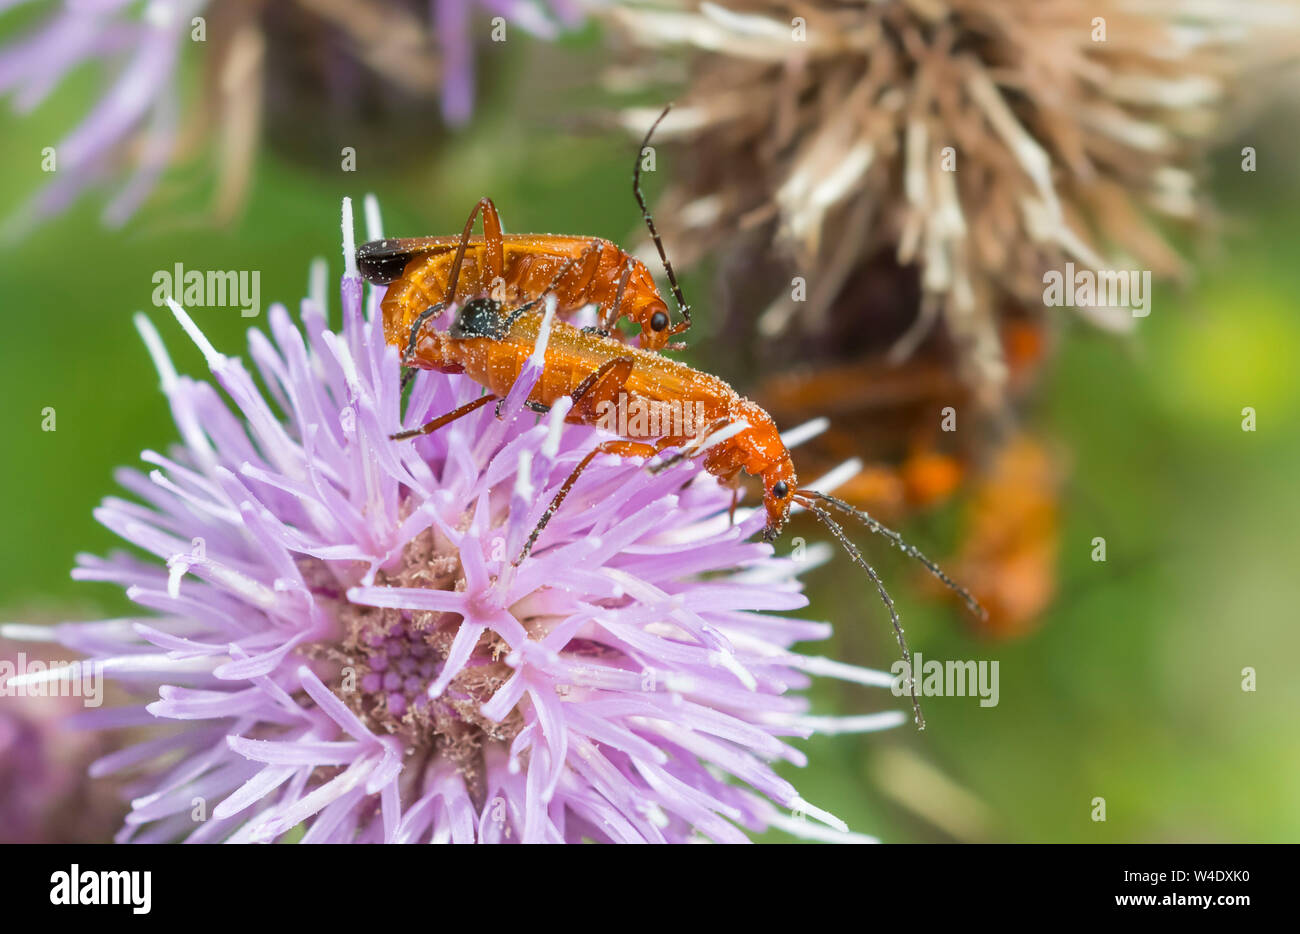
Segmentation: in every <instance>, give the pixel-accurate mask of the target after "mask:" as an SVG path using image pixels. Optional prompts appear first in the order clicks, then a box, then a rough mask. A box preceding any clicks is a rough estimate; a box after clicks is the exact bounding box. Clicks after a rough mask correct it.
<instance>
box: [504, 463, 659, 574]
mask: <svg viewBox="0 0 1300 934" xmlns="http://www.w3.org/2000/svg"><path fill="white" fill-rule="evenodd" d="M600 454H617V455H618V456H619V457H653V456H654V454H655V448H654V445H652V444H646V443H644V442H642V441H622V440H619V441H606V442H604V443H602V444H598V445H596V447H594V448H592V449H591V450H590V451H589V452H587V456H586V457H584V458H583V459H582V460H580V461H578V466H577V467H575V468H573V473H571V474H569V476H568V477H567V478H566V479H565V481H564V483H563V484H561V485H560V489H559V492H557V493H556V494H555V498H554V499H552V500H551V504H550V505H549V506H547V507H546V512H544V513H542V518H541V519H540V520H538V522H537V526H536V527H535V528H534V529H533V531H532V532H531V533H530V534H529V536H528V541H526V542H524V547H523V549H522V550H521V551H520V552H519V557H518V558H516V559H515V560H514V562H513V563H514V565H515V567H518V566H519V565H521V564H523V562H524V559H525V558H527V557H528V555H529V553H530V552H531V551H532V550H533V545H534V544H535V543H536V542H537V536H539V535H541V534H542V529H544V528H546V524H547V523H548V522H550V521H551V517H552V516H553V515H555V513H556V510H558V509H559V508H560V505H561V504H562V503H563V502H564V498H565V497H566V496H568V495H569V491H570V490H572V489H573V485H574V484H575V483H577V482H578V477H580V476H582V472H583V471H584V470H586V469H587V465H588V464H590V463H591V462H592V461H593V460H595V459H596V457H597V456H598V455H600Z"/></svg>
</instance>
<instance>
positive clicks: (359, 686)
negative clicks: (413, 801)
mask: <svg viewBox="0 0 1300 934" xmlns="http://www.w3.org/2000/svg"><path fill="white" fill-rule="evenodd" d="M440 538H441V537H440V536H435V534H434V533H433V531H432V530H426V531H425V532H423V533H421V534H420V535H419V536H418V537H417V538H416V539H415V540H413V541H412V542H411V543H410V544H408V545H407V547H406V548H405V549H404V551H403V555H402V561H401V562H400V564H399V566H398V567H397V568H396V569H394V570H391V571H387V572H384V571H381V572H379V573H378V574H377V575H376V577H375V583H376V584H377V585H379V586H392V587H423V588H428V589H433V590H452V591H456V590H462V589H463V588H464V586H465V582H464V575H463V574H462V572H461V568H460V559H459V556H458V555H457V553H456V551H455V549H454V548H453V547H452V546H451V544H450V543H449V542H445V541H441V540H440ZM306 570H307V569H306V568H304V572H305V573H306ZM311 570H312V576H311V577H309V578H308V580H311V581H313V584H315V583H316V582H317V581H319V582H320V584H321V585H320V586H313V589H314V590H315V592H316V594H317V598H318V599H319V600H321V601H322V602H323V603H326V604H330V605H332V606H333V609H334V613H335V616H336V618H337V619H338V620H339V622H340V624H341V627H342V637H341V639H340V640H339V641H337V642H333V643H328V644H317V645H315V646H313V647H312V649H311V650H310V652H309V654H311V655H313V656H315V657H318V658H321V659H324V660H328V661H329V662H330V663H331V668H332V669H333V673H332V674H331V675H330V676H329V677H326V678H325V681H326V683H327V684H329V685H330V688H331V689H332V690H333V691H334V693H335V694H337V695H338V696H339V697H340V698H341V699H342V700H343V701H344V702H345V703H346V704H347V705H348V707H349V708H350V709H351V710H352V712H353V713H355V714H356V715H357V717H358V718H359V719H360V720H361V721H362V722H363V723H364V724H365V725H366V726H367V728H369V729H370V730H371V731H372V732H374V733H376V734H379V735H382V734H385V733H387V734H391V735H396V736H399V737H400V738H401V739H402V741H403V742H404V743H405V744H406V748H407V755H408V756H412V755H416V754H422V755H426V756H428V755H431V754H436V755H438V756H445V757H447V758H449V759H451V760H452V761H453V762H455V763H456V766H457V767H458V768H459V769H460V770H461V772H462V773H463V774H464V776H465V778H466V780H467V781H468V782H470V783H471V784H473V783H474V782H475V780H476V779H478V778H479V777H481V774H482V749H483V746H484V744H485V743H487V742H489V741H498V742H509V741H510V740H512V739H513V738H514V737H515V736H516V735H517V734H518V732H519V730H520V729H522V727H523V717H522V715H521V714H520V712H519V711H518V710H512V711H511V712H510V714H508V715H507V716H506V718H505V719H504V720H503V721H501V722H500V723H497V722H495V721H493V720H489V719H487V718H486V717H484V716H483V714H482V712H481V707H482V705H483V704H484V703H485V702H486V701H487V700H489V699H490V698H491V697H492V695H493V694H495V693H496V691H497V690H498V689H499V688H500V687H501V686H502V685H503V684H505V682H506V681H507V680H508V679H509V678H510V676H511V675H512V674H513V669H511V668H510V666H509V665H507V664H505V662H504V661H502V660H501V659H502V658H503V656H504V655H505V654H506V652H507V651H508V648H507V646H506V644H505V642H504V641H503V640H502V639H501V638H500V637H499V636H497V635H496V634H495V633H492V632H490V631H489V632H486V633H484V634H483V636H482V638H480V639H479V642H478V645H476V646H475V648H474V652H473V653H472V655H471V657H470V659H469V661H468V663H467V664H466V665H465V666H464V668H463V669H462V670H461V671H460V672H459V673H458V674H457V675H456V676H455V677H454V678H452V679H451V681H450V683H449V684H448V685H447V687H446V689H445V690H444V691H443V692H442V694H441V695H440V696H439V697H437V698H430V697H429V686H430V685H431V684H433V683H434V681H435V680H437V678H438V676H439V675H441V674H442V671H443V667H444V665H445V664H446V659H447V655H448V653H449V652H450V650H451V644H452V641H453V640H454V639H455V637H456V632H457V630H458V629H459V626H460V621H461V620H460V617H459V616H458V615H457V614H454V613H439V612H429V611H422V610H402V609H392V608H377V607H368V606H358V605H356V604H353V603H350V602H348V601H347V599H346V598H345V597H343V596H342V592H343V591H344V590H345V589H346V588H344V587H340V586H339V584H338V583H337V579H336V577H335V575H334V574H333V573H332V572H331V571H330V570H329V569H328V568H326V567H325V566H324V565H322V564H319V563H313V567H312V569H311ZM326 580H328V583H326Z"/></svg>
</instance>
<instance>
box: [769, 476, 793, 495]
mask: <svg viewBox="0 0 1300 934" xmlns="http://www.w3.org/2000/svg"><path fill="white" fill-rule="evenodd" d="M772 495H773V496H775V497H776V498H777V499H785V498H786V497H787V496H789V495H790V488H789V487H788V486H786V485H785V481H784V480H778V481H776V483H774V484H773V485H772Z"/></svg>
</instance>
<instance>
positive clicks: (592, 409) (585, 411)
mask: <svg viewBox="0 0 1300 934" xmlns="http://www.w3.org/2000/svg"><path fill="white" fill-rule="evenodd" d="M633 366H635V362H634V361H633V360H632V358H631V357H615V358H614V359H613V360H607V361H605V362H604V363H603V364H601V366H600V369H598V370H596V371H595V372H594V373H592V374H591V375H590V376H588V377H587V378H586V379H584V380H583V381H582V382H581V383H579V384H578V388H577V389H575V390H573V392H572V393H570V396H572V398H573V410H572V411H571V412H570V413H569V419H570V420H573V421H581V422H584V423H591V422H592V421H595V420H596V419H597V418H598V417H599V416H600V414H601V413H600V405H601V403H602V402H608V403H609V404H610V405H615V404H617V400H618V394H619V393H620V392H622V391H623V387H625V386H626V385H627V378H628V377H629V376H631V375H632V367H633Z"/></svg>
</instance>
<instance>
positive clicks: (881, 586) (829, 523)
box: [800, 490, 925, 730]
mask: <svg viewBox="0 0 1300 934" xmlns="http://www.w3.org/2000/svg"><path fill="white" fill-rule="evenodd" d="M800 492H804V491H802V490H800ZM803 505H805V506H807V507H808V509H809V510H810V511H811V512H812V513H813V515H815V516H816V517H817V518H818V519H820V520H821V521H822V524H823V525H825V526H826V528H827V529H829V530H830V533H831V534H832V535H834V536H835V537H836V538H837V539H839V543H840V544H841V545H842V546H843V547H844V550H845V551H846V552H848V555H849V558H850V559H851V560H852V561H853V563H854V564H856V565H857V566H858V567H860V568H862V570H864V571H866V572H867V575H868V576H869V577H870V578H871V581H872V583H874V584H875V585H876V590H877V591H878V592H879V593H880V599H881V601H882V602H883V603H884V604H885V609H887V610H888V611H889V621H890V622H891V623H893V625H894V635H896V636H897V637H898V645H899V648H901V649H902V650H903V661H904V662H906V663H907V683H908V687H909V688H910V689H911V693H912V714H913V718H914V719H915V721H916V728H917V729H918V730H924V729H925V717H924V716H922V715H921V701H920V699H919V698H918V697H917V696H916V672H914V671H913V670H912V653H911V650H909V649H908V647H907V638H906V637H905V636H904V635H903V622H902V620H900V619H899V618H898V608H897V607H895V606H894V600H893V598H892V597H890V596H889V591H888V590H886V589H885V583H884V581H882V580H881V579H880V575H879V574H877V573H876V569H875V568H873V567H872V566H871V565H870V564H868V563H867V559H866V558H864V557H862V552H860V551H858V546H857V545H855V544H853V541H852V540H851V539H850V538H849V536H848V534H847V533H845V531H844V529H843V528H842V527H841V526H840V524H839V523H838V522H836V521H835V520H834V519H832V518H831V514H830V513H829V512H827V511H826V510H825V509H823V508H822V507H820V506H818V505H817V504H816V503H813V502H807V503H804V504H803Z"/></svg>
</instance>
